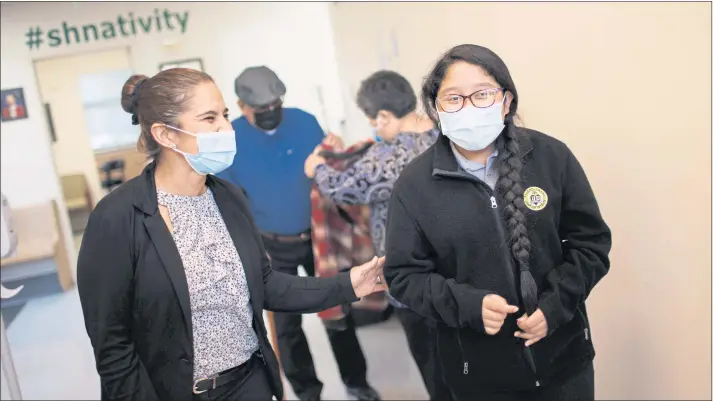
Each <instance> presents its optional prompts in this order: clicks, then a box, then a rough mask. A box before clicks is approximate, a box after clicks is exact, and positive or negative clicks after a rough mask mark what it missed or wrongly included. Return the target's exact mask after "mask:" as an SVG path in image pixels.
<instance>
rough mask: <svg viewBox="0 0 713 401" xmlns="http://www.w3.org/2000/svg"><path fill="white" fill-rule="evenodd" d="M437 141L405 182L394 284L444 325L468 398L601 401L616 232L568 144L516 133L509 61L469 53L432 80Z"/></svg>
mask: <svg viewBox="0 0 713 401" xmlns="http://www.w3.org/2000/svg"><path fill="white" fill-rule="evenodd" d="M422 101H423V104H424V107H425V108H426V110H427V112H428V113H429V115H430V116H431V118H432V119H433V120H434V122H437V123H438V124H439V125H440V128H441V132H442V135H441V136H440V137H439V138H438V141H437V142H436V144H435V145H434V146H433V147H431V148H430V149H429V150H428V151H426V152H425V153H423V154H422V155H421V156H420V157H419V158H417V159H416V160H414V161H413V162H412V163H411V164H410V165H409V166H408V167H407V168H406V169H405V170H404V171H403V173H402V174H401V177H400V178H399V180H398V181H397V182H396V185H395V187H394V192H393V194H392V197H391V204H390V207H389V222H388V227H387V234H386V265H385V268H384V274H385V277H386V279H387V282H388V284H389V289H390V291H391V292H392V293H393V294H394V296H395V297H396V298H397V299H399V300H400V301H402V302H403V303H405V304H406V305H408V306H409V307H410V308H412V309H413V310H415V311H416V312H418V313H420V314H422V315H424V316H427V317H431V318H433V319H436V320H437V321H438V329H437V339H436V343H437V346H438V354H439V357H440V359H441V364H442V366H443V371H444V378H445V380H446V382H447V384H448V386H449V387H450V388H451V391H452V393H453V396H454V397H455V398H456V399H458V400H477V399H484V400H494V399H503V400H511V399H513V400H535V399H543V400H545V399H546V400H593V399H594V370H593V365H592V361H593V358H594V348H593V346H592V337H591V332H590V329H589V321H588V319H587V312H586V308H585V300H586V299H587V297H588V296H589V294H590V292H591V291H592V289H593V287H594V286H595V285H596V284H597V283H598V282H599V280H600V279H601V278H602V277H603V276H604V275H605V274H606V273H607V272H608V270H609V258H608V254H609V251H610V248H611V232H610V230H609V228H608V227H607V225H606V223H605V222H604V221H603V219H602V216H601V214H600V212H599V207H598V206H597V202H596V200H595V197H594V194H593V192H592V189H591V187H590V185H589V182H588V181H587V178H586V176H585V173H584V171H583V169H582V167H581V166H580V164H579V162H578V161H577V159H576V158H575V157H574V155H573V154H572V152H571V151H570V150H569V149H568V148H567V146H566V145H565V144H563V143H562V142H560V141H558V140H556V139H554V138H552V137H549V136H547V135H545V134H542V133H539V132H537V131H533V130H529V129H524V128H520V127H517V126H516V125H515V124H514V122H513V118H514V116H515V115H516V112H517V104H518V95H517V90H516V89H515V84H514V83H513V80H512V78H511V76H510V73H509V71H508V69H507V67H506V65H505V63H504V62H503V61H502V60H501V59H500V58H499V57H498V56H497V55H496V54H495V53H493V52H492V51H490V50H489V49H486V48H483V47H480V46H476V45H461V46H457V47H455V48H453V49H451V50H450V51H448V52H447V53H446V54H445V55H444V56H443V57H442V58H441V59H440V60H439V61H438V62H437V63H436V65H435V67H434V68H433V70H432V71H431V72H430V74H429V75H428V76H427V78H426V80H425V82H424V85H423V91H422Z"/></svg>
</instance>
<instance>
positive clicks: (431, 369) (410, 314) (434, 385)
mask: <svg viewBox="0 0 713 401" xmlns="http://www.w3.org/2000/svg"><path fill="white" fill-rule="evenodd" d="M396 316H398V318H399V320H400V321H401V324H402V325H403V326H404V332H405V333H406V340H407V341H408V346H409V349H410V350H411V355H412V356H413V359H414V360H415V361H416V365H417V366H418V370H419V371H420V372H421V377H422V378H423V383H424V385H425V386H426V390H427V391H428V395H429V399H430V400H432V401H451V400H452V399H453V397H452V395H451V391H450V389H449V388H448V387H447V386H446V383H445V382H444V381H443V374H442V372H441V362H440V361H439V360H438V357H437V354H436V333H435V330H436V328H435V323H434V322H431V321H430V320H428V319H426V318H425V317H423V316H421V315H419V314H417V313H416V312H414V311H412V310H410V309H404V308H396Z"/></svg>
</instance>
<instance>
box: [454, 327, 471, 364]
mask: <svg viewBox="0 0 713 401" xmlns="http://www.w3.org/2000/svg"><path fill="white" fill-rule="evenodd" d="M456 336H457V338H458V349H460V357H461V360H463V374H464V375H467V374H468V361H467V360H466V359H465V351H463V342H462V341H461V339H460V329H458V330H457V331H456Z"/></svg>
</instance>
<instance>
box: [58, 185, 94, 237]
mask: <svg viewBox="0 0 713 401" xmlns="http://www.w3.org/2000/svg"><path fill="white" fill-rule="evenodd" d="M60 182H61V183H62V193H63V194H64V203H65V205H66V206H67V212H68V213H69V221H70V223H71V224H72V232H74V233H79V232H83V231H84V228H85V227H86V226H87V219H88V218H89V213H91V212H92V210H93V209H94V206H95V203H94V202H93V200H92V195H91V193H90V191H89V184H88V183H87V178H86V177H85V176H84V174H71V175H63V176H61V177H60Z"/></svg>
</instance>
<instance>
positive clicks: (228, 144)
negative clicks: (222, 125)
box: [164, 124, 236, 175]
mask: <svg viewBox="0 0 713 401" xmlns="http://www.w3.org/2000/svg"><path fill="white" fill-rule="evenodd" d="M164 126H166V127H168V128H171V129H174V130H176V131H179V132H183V133H184V134H188V135H191V136H194V137H196V142H197V143H198V153H196V154H193V155H192V154H190V153H186V152H184V151H182V150H180V149H177V148H176V144H175V143H174V144H173V147H172V149H173V150H175V151H176V152H178V153H180V154H182V155H183V157H185V158H186V161H187V162H188V164H189V165H190V166H191V167H192V168H193V170H195V171H196V173H198V174H201V175H206V174H214V175H215V174H218V173H220V172H222V171H223V170H225V169H226V168H228V167H230V165H231V164H233V159H234V158H235V152H236V146H235V131H220V132H197V133H195V134H194V133H191V132H188V131H184V130H182V129H179V128H176V127H172V126H170V125H166V124H164Z"/></svg>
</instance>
